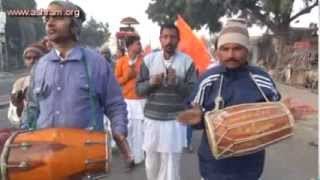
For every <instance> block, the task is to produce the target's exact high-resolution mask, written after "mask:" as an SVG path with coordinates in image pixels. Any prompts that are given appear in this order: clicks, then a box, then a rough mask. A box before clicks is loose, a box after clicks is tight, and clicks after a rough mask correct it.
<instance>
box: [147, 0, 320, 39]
mask: <svg viewBox="0 0 320 180" xmlns="http://www.w3.org/2000/svg"><path fill="white" fill-rule="evenodd" d="M296 1H302V2H303V3H304V7H302V8H301V9H300V11H299V12H297V13H295V14H292V8H293V4H294V0H225V1H221V0H152V2H151V3H149V6H148V9H147V10H146V12H147V14H148V16H149V18H150V19H151V20H153V21H155V22H158V23H159V24H161V23H163V22H166V21H171V22H172V21H174V20H175V18H176V15H177V14H180V15H181V16H182V17H183V18H184V19H186V20H187V22H188V23H189V25H190V26H191V27H192V28H195V29H199V28H201V27H202V26H205V25H207V26H208V27H209V30H210V31H211V32H216V31H219V30H220V27H221V24H219V22H218V20H219V18H220V17H222V16H224V15H227V16H232V15H238V16H240V17H242V18H246V19H247V20H250V23H254V24H260V25H266V26H267V27H268V28H269V29H270V30H271V31H272V32H273V33H274V34H283V33H284V32H287V31H288V29H289V27H290V23H291V22H293V21H294V20H296V19H297V18H298V17H300V16H301V15H304V14H306V13H309V12H310V11H311V10H312V9H313V8H314V7H316V6H317V5H318V3H319V0H296Z"/></svg>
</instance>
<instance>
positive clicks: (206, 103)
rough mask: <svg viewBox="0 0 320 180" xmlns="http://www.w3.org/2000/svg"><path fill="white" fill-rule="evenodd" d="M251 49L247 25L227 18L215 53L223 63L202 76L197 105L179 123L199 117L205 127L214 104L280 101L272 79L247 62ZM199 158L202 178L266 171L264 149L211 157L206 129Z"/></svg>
mask: <svg viewBox="0 0 320 180" xmlns="http://www.w3.org/2000/svg"><path fill="white" fill-rule="evenodd" d="M249 49H250V48H249V34H248V30H247V27H246V24H245V23H244V22H243V21H240V20H230V21H228V22H227V24H226V25H225V27H224V28H223V30H222V31H221V33H220V35H219V37H218V44H217V52H216V55H217V57H218V59H219V61H220V63H219V64H218V65H216V66H215V67H213V68H211V69H209V70H208V71H207V72H206V73H205V74H204V75H203V77H202V78H201V80H200V81H199V83H198V85H197V87H196V89H195V91H194V92H193V94H192V96H191V98H190V101H189V104H190V105H194V108H193V109H191V110H188V112H184V113H182V114H180V115H179V117H178V119H179V121H180V122H182V123H186V124H192V123H190V122H188V121H190V119H198V120H197V121H198V122H199V123H198V124H195V128H199V129H203V128H204V121H203V118H204V117H203V116H204V112H206V111H211V110H213V109H214V108H215V106H219V108H220V109H221V108H225V107H228V106H232V105H238V104H243V103H255V102H264V101H266V99H265V98H267V99H268V100H270V101H279V100H280V94H279V92H278V90H277V88H276V85H275V83H274V82H273V80H272V78H271V77H270V76H269V75H268V74H267V73H266V72H264V71H263V70H262V69H260V68H258V67H256V66H251V65H248V55H249ZM259 89H261V92H260V91H259ZM215 103H217V104H215ZM188 119H189V120H188ZM195 122H196V121H195ZM198 157H199V166H200V167H199V169H200V174H201V176H202V177H203V180H216V179H217V180H242V179H243V180H258V179H259V178H260V177H261V174H262V172H263V167H264V160H265V150H262V151H259V152H256V153H253V154H250V155H245V156H241V157H231V158H226V159H221V160H217V159H215V158H214V157H213V156H212V153H211V150H210V147H209V144H208V138H207V134H206V131H203V136H202V140H201V144H200V147H199V151H198Z"/></svg>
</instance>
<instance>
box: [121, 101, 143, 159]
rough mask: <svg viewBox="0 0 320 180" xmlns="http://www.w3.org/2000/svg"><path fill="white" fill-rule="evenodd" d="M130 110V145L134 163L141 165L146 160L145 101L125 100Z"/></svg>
mask: <svg viewBox="0 0 320 180" xmlns="http://www.w3.org/2000/svg"><path fill="white" fill-rule="evenodd" d="M125 101H126V103H127V110H128V120H129V123H128V137H127V140H128V143H129V146H130V148H131V151H132V154H133V157H134V162H135V163H141V162H142V161H143V160H144V152H143V149H142V144H143V134H144V132H143V122H144V115H143V108H144V104H145V100H144V99H125Z"/></svg>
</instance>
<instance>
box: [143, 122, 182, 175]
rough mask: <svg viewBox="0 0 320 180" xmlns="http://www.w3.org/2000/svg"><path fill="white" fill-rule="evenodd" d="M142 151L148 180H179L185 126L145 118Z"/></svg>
mask: <svg viewBox="0 0 320 180" xmlns="http://www.w3.org/2000/svg"><path fill="white" fill-rule="evenodd" d="M144 132H145V135H144V143H143V149H144V150H145V151H146V163H145V165H146V174H147V178H148V180H180V179H181V177H180V159H181V154H182V150H183V147H185V146H186V144H187V140H186V126H185V125H182V124H181V123H179V122H178V121H176V120H171V121H157V120H152V119H148V118H146V120H145V123H144Z"/></svg>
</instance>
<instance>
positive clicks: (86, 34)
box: [80, 17, 110, 48]
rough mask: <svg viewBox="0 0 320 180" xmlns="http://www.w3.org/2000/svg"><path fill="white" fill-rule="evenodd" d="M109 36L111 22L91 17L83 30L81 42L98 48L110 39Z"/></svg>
mask: <svg viewBox="0 0 320 180" xmlns="http://www.w3.org/2000/svg"><path fill="white" fill-rule="evenodd" d="M109 37H110V32H109V24H108V23H105V24H103V23H102V22H97V21H96V20H95V19H93V18H92V17H91V18H90V20H89V21H88V22H87V23H86V24H84V26H83V28H82V30H81V34H80V43H81V44H83V45H85V46H89V47H92V48H96V47H99V46H101V45H102V44H103V43H104V42H106V41H108V40H109Z"/></svg>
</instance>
